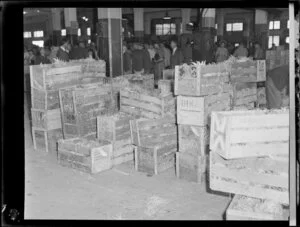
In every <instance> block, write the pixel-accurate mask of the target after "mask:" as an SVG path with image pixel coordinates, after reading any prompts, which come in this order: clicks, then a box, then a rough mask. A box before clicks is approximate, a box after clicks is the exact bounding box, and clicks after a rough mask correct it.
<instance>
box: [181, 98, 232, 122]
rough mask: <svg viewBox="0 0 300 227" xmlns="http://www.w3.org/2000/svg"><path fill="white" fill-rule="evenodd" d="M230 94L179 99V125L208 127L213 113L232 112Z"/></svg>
mask: <svg viewBox="0 0 300 227" xmlns="http://www.w3.org/2000/svg"><path fill="white" fill-rule="evenodd" d="M230 106H231V98H230V95H229V93H221V94H217V95H210V96H204V97H189V96H178V97H177V123H178V124H181V125H195V126H206V125H207V124H209V123H210V114H211V112H212V111H223V110H230Z"/></svg>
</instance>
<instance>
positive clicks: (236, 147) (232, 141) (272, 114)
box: [210, 110, 289, 159]
mask: <svg viewBox="0 0 300 227" xmlns="http://www.w3.org/2000/svg"><path fill="white" fill-rule="evenodd" d="M210 149H211V150H212V151H214V152H217V153H218V154H219V155H221V156H222V157H224V158H226V159H234V158H244V157H251V156H252V157H253V156H268V155H279V154H283V155H288V151H289V111H288V110H272V111H269V110H252V111H224V112H213V113H212V114H211V128H210Z"/></svg>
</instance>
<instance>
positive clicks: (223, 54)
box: [216, 41, 229, 63]
mask: <svg viewBox="0 0 300 227" xmlns="http://www.w3.org/2000/svg"><path fill="white" fill-rule="evenodd" d="M228 57H229V53H228V50H227V48H226V47H225V41H222V42H221V43H220V46H219V47H218V49H217V51H216V62H217V63H218V62H223V61H226V60H227V59H228Z"/></svg>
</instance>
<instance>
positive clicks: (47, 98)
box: [30, 63, 103, 152]
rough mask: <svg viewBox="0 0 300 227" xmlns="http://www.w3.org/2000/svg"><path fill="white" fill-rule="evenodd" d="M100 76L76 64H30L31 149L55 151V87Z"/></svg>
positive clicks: (58, 125) (57, 124)
mask: <svg viewBox="0 0 300 227" xmlns="http://www.w3.org/2000/svg"><path fill="white" fill-rule="evenodd" d="M102 80H103V78H101V77H97V76H96V75H95V74H93V75H91V74H85V73H83V72H82V65H80V64H77V65H76V64H74V63H72V64H67V63H65V64H62V65H60V64H50V65H35V66H30V85H31V107H32V111H31V112H32V136H33V144H34V148H35V149H39V150H40V149H45V150H46V151H47V152H48V151H49V150H50V151H52V150H53V149H54V150H56V139H57V138H61V137H62V127H61V115H60V110H59V108H60V105H59V92H58V91H59V89H60V88H63V87H66V86H71V85H75V84H84V83H93V82H99V81H102Z"/></svg>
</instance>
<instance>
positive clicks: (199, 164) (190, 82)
mask: <svg viewBox="0 0 300 227" xmlns="http://www.w3.org/2000/svg"><path fill="white" fill-rule="evenodd" d="M228 82H229V69H228V68H227V67H226V65H225V64H223V63H222V64H217V65H203V64H194V65H191V66H188V65H182V66H176V68H175V94H176V95H178V96H177V124H178V138H179V139H178V143H179V152H177V153H176V174H177V176H178V177H179V178H183V179H186V180H189V181H194V182H198V183H204V181H205V174H206V163H207V154H206V150H207V149H206V147H207V144H208V135H209V122H210V113H211V112H212V111H214V110H219V111H222V110H229V109H230V103H231V96H230V93H229V90H228V88H230V87H229V83H228Z"/></svg>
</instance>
